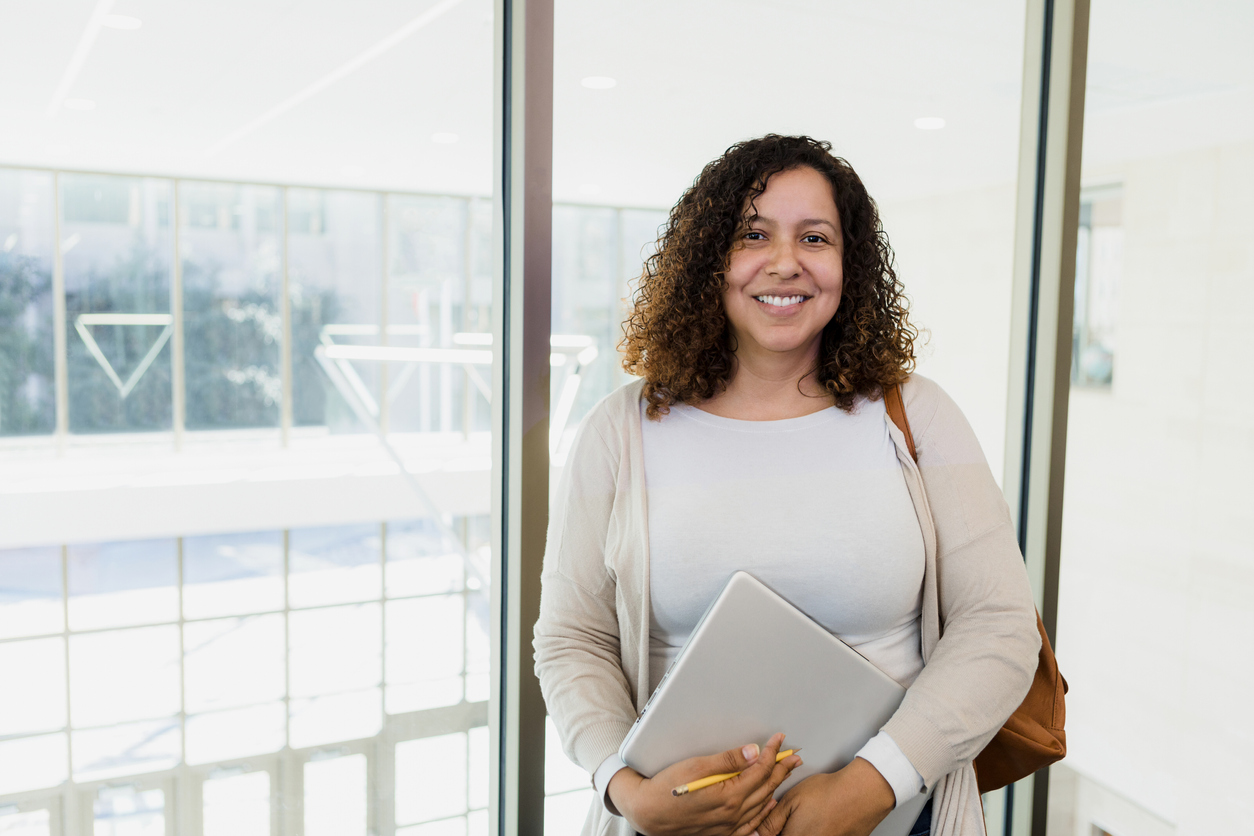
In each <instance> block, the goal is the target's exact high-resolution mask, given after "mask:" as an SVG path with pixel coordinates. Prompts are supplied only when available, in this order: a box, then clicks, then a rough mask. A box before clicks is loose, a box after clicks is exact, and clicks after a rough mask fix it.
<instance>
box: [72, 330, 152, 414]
mask: <svg viewBox="0 0 1254 836" xmlns="http://www.w3.org/2000/svg"><path fill="white" fill-rule="evenodd" d="M89 325H164V326H165V327H164V328H162V329H161V334H160V335H159V336H158V337H157V341H156V342H155V343H153V344H152V347H151V348H149V349H148V353H147V354H145V355H144V359H142V360H140V361H139V365H138V366H136V367H135V371H133V372H131V376H130V377H128V378H127V379H126V382H125V383H123V382H122V378H120V377H118V373H117V372H116V371H114V369H113V364H112V363H110V362H109V358H107V357H105V356H104V352H102V351H101V350H100V346H99V345H97V344H96V339H95V338H94V337H93V336H92V335H91V332H90V331H88V330H87V326H89ZM74 330H75V331H77V332H78V335H79V336H80V337H82V338H83V343H84V344H85V345H86V346H87V350H88V351H89V352H91V356H92V357H95V358H96V362H97V363H99V364H100V368H102V369H104V373H105V374H107V375H108V376H109V380H111V381H113V385H114V386H116V387H117V389H118V394H119V395H121V396H122V397H123V398H125V397H126V396H127V395H129V394H130V393H131V390H133V389H134V388H135V384H137V383H139V380H140V378H142V377H143V376H144V372H146V371H148V367H149V366H151V365H152V363H153V361H154V360H156V359H157V355H158V354H160V353H161V349H162V348H164V347H165V344H166V343H167V342H168V341H169V339H170V335H171V334H172V333H174V316H173V314H118V313H94V314H79V315H78V316H77V317H76V318H75V319H74Z"/></svg>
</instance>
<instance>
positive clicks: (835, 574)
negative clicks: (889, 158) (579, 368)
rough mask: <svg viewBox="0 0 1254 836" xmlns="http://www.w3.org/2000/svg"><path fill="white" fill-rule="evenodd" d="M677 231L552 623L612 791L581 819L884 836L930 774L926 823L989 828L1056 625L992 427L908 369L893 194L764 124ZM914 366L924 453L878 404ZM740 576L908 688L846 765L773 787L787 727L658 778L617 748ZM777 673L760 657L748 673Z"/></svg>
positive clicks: (558, 557)
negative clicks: (1000, 755) (889, 198)
mask: <svg viewBox="0 0 1254 836" xmlns="http://www.w3.org/2000/svg"><path fill="white" fill-rule="evenodd" d="M659 243H660V246H659V250H658V252H657V254H656V255H654V256H653V257H652V258H651V259H650V260H649V262H648V264H647V266H646V269H645V272H644V275H643V277H642V280H641V284H640V288H639V292H638V295H637V298H636V303H635V308H634V310H633V312H632V314H631V317H630V318H629V320H628V322H627V323H626V326H625V331H626V337H625V339H624V344H623V347H624V349H625V360H624V365H625V367H626V368H627V370H628V371H630V372H632V373H634V374H636V375H638V376H640V377H641V378H642V380H640V381H637V382H636V383H633V384H630V385H628V386H625V387H623V388H622V389H620V390H618V391H617V392H615V393H613V394H611V395H610V396H609V397H608V398H606V399H605V400H604V401H602V402H601V403H600V404H598V406H597V407H596V408H594V409H593V411H592V412H591V413H590V414H589V416H588V418H587V419H586V420H585V422H584V425H583V426H582V428H581V430H580V432H579V436H578V439H577V441H576V443H575V446H574V448H573V450H572V453H571V456H570V458H569V459H568V462H567V466H566V470H565V472H564V474H563V477H562V481H561V484H560V486H559V491H558V497H557V502H556V503H555V506H554V508H553V513H552V517H551V520H550V529H549V542H548V549H547V551H546V554H545V565H544V574H543V596H542V601H541V608H540V619H539V621H538V622H537V624H536V629H535V650H536V672H537V675H538V676H539V678H540V684H541V688H542V689H543V691H544V697H545V700H546V703H547V705H548V710H549V713H550V714H551V715H552V717H553V719H554V722H555V723H556V725H557V728H558V731H559V732H560V734H561V737H562V741H563V748H564V750H565V752H566V753H567V755H568V756H569V757H571V758H572V759H573V760H574V761H575V762H576V763H578V764H580V765H581V766H583V767H584V768H585V769H587V770H588V772H589V773H590V774H592V775H593V784H594V786H595V787H596V788H597V791H598V795H599V796H600V798H599V799H598V800H597V801H596V802H595V803H594V804H593V806H592V808H591V809H590V811H589V815H588V819H587V821H586V823H585V827H584V833H585V834H603V833H616V834H630V833H633V832H640V833H644V834H648V836H654V834H664V833H673V834H735V836H749V834H751V833H754V832H755V831H756V832H757V833H758V834H760V836H774V834H777V833H784V834H786V835H787V836H792V835H793V834H804V836H816V834H818V835H819V836H828V835H829V834H858V836H865V834H868V833H870V832H871V831H872V830H873V829H874V828H875V826H876V825H877V824H878V823H879V822H880V821H881V820H883V818H884V817H885V816H886V815H887V814H888V813H889V812H890V811H891V810H892V809H893V807H894V806H895V805H896V804H897V803H899V802H901V801H904V800H906V799H907V798H910V797H913V796H915V795H916V794H917V793H918V792H920V791H923V790H925V789H926V790H932V791H933V796H932V801H931V802H930V803H929V806H928V807H927V808H925V811H924V815H923V816H921V817H920V821H919V822H918V823H917V824H916V826H915V828H914V832H915V833H917V834H922V833H929V832H930V833H933V834H936V836H951V834H979V833H983V832H984V825H983V817H982V813H981V808H980V800H979V795H978V791H977V789H976V781H975V774H974V772H973V770H972V767H971V762H972V760H973V759H974V758H975V756H976V755H977V754H979V752H980V751H981V750H982V749H983V747H984V745H985V744H986V743H987V742H988V741H989V739H991V737H992V736H993V734H994V733H995V732H996V731H997V729H998V728H1000V727H1001V725H1002V724H1003V723H1004V722H1005V720H1006V718H1007V717H1009V715H1010V714H1011V713H1012V712H1013V711H1014V709H1015V708H1017V707H1018V705H1019V703H1020V702H1021V701H1022V699H1023V697H1024V695H1025V694H1026V693H1027V690H1028V687H1029V685H1030V684H1031V679H1032V675H1033V673H1034V671H1035V669H1036V662H1037V653H1038V651H1039V649H1040V648H1039V641H1040V640H1039V637H1038V634H1037V631H1036V623H1035V613H1034V609H1033V604H1032V597H1031V593H1030V590H1029V587H1028V582H1027V577H1026V573H1025V571H1024V567H1023V561H1022V558H1021V556H1020V554H1019V550H1018V546H1017V544H1016V540H1015V536H1014V531H1013V528H1012V525H1011V522H1010V517H1009V514H1008V511H1007V508H1006V504H1005V502H1004V500H1003V499H1002V496H1001V492H1000V490H999V489H998V487H997V484H996V482H995V481H994V480H993V477H992V474H991V473H990V472H989V469H988V465H987V464H986V463H985V461H984V458H983V455H982V453H981V451H980V447H979V444H978V443H977V441H976V439H975V437H974V435H973V434H972V432H971V430H970V427H969V426H968V425H967V423H966V421H965V419H963V417H962V415H961V413H960V412H959V410H958V408H957V407H956V406H955V405H954V404H953V402H952V401H951V400H949V398H948V397H946V396H945V394H944V393H943V392H942V391H941V390H940V389H939V388H938V387H937V386H936V385H935V384H934V383H932V382H930V381H928V380H926V379H924V378H922V377H919V376H917V375H913V376H912V375H911V374H910V371H911V369H912V368H913V364H914V354H913V348H912V343H913V340H914V337H915V335H916V332H915V331H914V329H913V328H912V327H911V325H910V324H909V321H908V318H907V313H906V303H905V300H904V298H903V296H902V288H901V285H900V283H899V282H898V280H897V278H896V275H895V273H894V272H893V267H892V253H891V250H890V249H889V246H888V241H887V238H886V237H885V235H884V233H883V231H882V229H881V227H880V222H879V217H878V213H877V210H876V207H875V203H874V202H873V201H872V200H871V198H870V196H869V195H868V194H867V192H866V189H865V188H864V187H863V185H862V182H861V181H860V180H859V179H858V177H857V175H856V174H855V173H854V172H853V170H852V168H850V167H849V165H848V164H847V163H846V162H844V161H843V160H841V159H838V158H835V157H833V156H832V155H831V154H830V146H829V145H828V144H827V143H821V142H816V141H814V140H812V139H810V138H808V137H781V136H774V135H771V136H766V137H763V138H761V139H756V140H751V141H748V142H743V143H740V144H738V145H735V146H732V147H731V148H730V149H728V151H727V152H726V153H725V154H724V155H723V156H722V157H720V158H719V159H717V160H715V161H714V162H712V163H710V165H708V166H707V167H706V168H705V170H704V171H703V172H702V173H701V175H700V177H698V178H697V180H696V182H695V183H694V184H693V186H692V188H691V189H689V190H688V191H687V193H685V194H684V196H683V197H682V198H681V199H680V201H679V203H678V204H677V205H676V207H675V208H674V210H673V211H672V212H671V216H670V220H669V223H668V225H667V227H666V229H665V231H664V232H663V235H662V238H661V240H660V242H659ZM895 384H901V386H902V392H903V397H904V401H905V407H906V412H907V415H908V418H909V422H910V425H911V428H912V429H913V434H914V438H915V444H916V450H917V455H918V463H917V465H916V464H915V462H914V460H913V459H912V458H911V457H910V455H909V453H908V451H907V449H906V443H905V439H904V436H903V435H902V433H901V432H900V431H899V430H898V429H897V428H896V427H895V426H894V425H893V424H892V422H891V420H890V419H889V418H888V416H887V414H886V412H885V408H884V404H883V400H882V392H883V391H884V390H885V389H887V388H888V387H891V386H893V385H895ZM737 569H743V570H746V571H749V572H750V573H751V574H753V575H755V576H756V577H758V578H760V579H761V580H763V581H764V582H765V583H766V584H767V585H768V586H770V587H772V588H773V589H775V591H777V592H779V593H780V594H781V595H783V596H784V597H785V598H787V599H788V600H790V601H791V602H792V603H793V604H795V605H797V606H798V607H800V608H801V609H802V610H804V611H805V612H807V614H809V615H810V616H811V617H812V618H814V619H815V620H817V621H819V622H820V623H821V624H823V625H824V626H825V627H827V629H829V630H830V631H831V632H833V633H835V634H836V635H838V636H840V637H841V638H842V639H844V640H845V641H846V642H848V643H850V644H851V645H853V646H854V647H855V648H857V649H858V650H859V651H860V652H861V653H862V654H863V655H864V656H866V657H867V658H868V659H870V660H871V661H872V662H873V663H875V664H876V665H877V666H879V667H880V668H881V670H884V671H885V672H886V673H887V674H889V675H890V676H892V677H893V678H894V679H896V680H897V681H898V682H900V683H901V684H902V685H903V686H905V687H906V688H907V692H906V697H905V699H904V700H903V702H902V704H901V707H900V708H899V709H898V710H897V711H896V713H895V714H894V715H893V717H892V718H891V719H890V720H889V722H888V723H887V724H886V725H885V726H884V728H883V730H882V731H881V732H880V734H879V735H878V736H877V737H875V738H873V739H872V740H871V741H870V742H868V744H867V745H866V746H865V747H864V748H863V749H862V751H860V752H859V753H858V754H859V756H858V757H857V758H855V759H854V761H853V762H851V763H850V764H849V765H848V766H846V767H845V768H843V769H841V770H839V771H838V772H835V773H833V774H820V775H813V776H811V777H809V778H807V779H806V780H804V781H802V782H800V783H799V784H797V785H796V786H795V787H793V788H792V789H791V790H790V791H789V792H788V793H787V794H786V795H785V796H784V797H783V798H782V799H780V801H779V803H778V804H776V803H775V802H774V801H773V800H772V799H771V794H772V793H773V792H774V790H775V788H776V787H778V786H779V784H780V783H782V782H783V780H784V779H785V778H786V777H787V775H788V773H789V772H790V771H791V770H792V769H794V768H796V766H797V765H798V763H799V762H800V759H799V758H798V756H796V755H794V756H792V757H790V758H787V759H785V760H783V761H782V762H781V763H780V764H778V765H774V755H775V753H776V752H777V751H778V750H779V748H780V746H781V736H780V735H776V736H775V737H773V738H771V740H770V741H769V742H768V743H767V745H766V746H765V747H764V748H762V749H761V750H759V749H758V748H757V746H756V745H755V744H750V745H747V746H745V747H744V749H743V750H732V751H730V752H725V753H722V754H719V755H712V756H710V757H706V758H694V759H691V760H688V761H683V762H681V763H679V764H676V765H675V766H673V767H671V768H669V769H667V770H665V771H664V772H662V773H660V774H659V775H657V776H654V777H653V778H652V779H646V778H644V777H642V776H640V775H638V774H636V773H635V772H634V771H633V770H631V769H630V768H627V767H626V766H625V765H624V764H622V762H621V761H619V760H617V755H616V752H617V749H618V746H619V744H620V743H621V741H622V740H623V738H624V737H625V736H626V734H627V731H628V729H629V728H630V727H631V724H632V722H633V721H634V720H635V717H636V714H637V712H638V711H639V710H640V709H641V708H642V707H643V706H644V704H645V702H646V701H647V700H648V698H649V695H650V693H651V692H652V690H653V688H654V687H656V685H657V683H658V681H659V680H660V679H661V676H662V674H663V673H664V672H665V670H666V667H667V666H668V665H669V663H670V661H671V660H673V659H674V658H675V655H676V654H677V653H678V651H679V648H680V647H682V645H683V643H684V641H685V640H686V638H687V636H688V634H689V633H690V632H691V630H692V629H693V627H694V626H695V624H696V620H697V619H698V618H699V617H700V615H701V613H702V612H704V610H705V607H706V606H707V605H708V604H709V602H710V601H711V600H712V599H713V597H714V596H715V595H716V594H717V592H718V591H719V589H720V588H721V586H722V584H723V583H724V582H725V581H726V579H727V578H728V576H729V575H730V574H731V573H732V572H733V571H735V570H737ZM770 674H771V671H770V660H765V659H764V660H762V665H761V667H760V668H758V669H755V670H747V671H745V672H744V675H745V676H746V677H752V676H769V675H770ZM799 744H804V741H799ZM739 769H744V772H743V774H742V775H741V776H740V777H739V778H736V779H733V780H731V781H727V782H725V783H723V784H720V785H716V787H711V788H709V789H707V790H702V791H701V792H698V793H693V794H691V795H689V796H684V797H682V798H673V797H671V796H670V794H669V788H670V787H674V786H676V785H678V784H681V783H684V782H686V781H688V780H691V779H694V778H697V777H701V776H704V775H707V774H711V773H716V772H727V771H734V770H739Z"/></svg>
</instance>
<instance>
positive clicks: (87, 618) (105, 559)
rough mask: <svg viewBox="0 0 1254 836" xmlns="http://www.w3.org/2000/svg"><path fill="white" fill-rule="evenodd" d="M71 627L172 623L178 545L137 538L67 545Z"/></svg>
mask: <svg viewBox="0 0 1254 836" xmlns="http://www.w3.org/2000/svg"><path fill="white" fill-rule="evenodd" d="M69 583H70V629H71V630H97V629H100V628H103V627H122V626H127V625H131V624H151V623H153V622H156V621H174V620H176V619H177V618H178V616H179V592H178V586H177V584H178V545H177V544H176V543H175V541H174V540H137V541H134V542H130V543H99V544H91V545H82V546H70V547H69Z"/></svg>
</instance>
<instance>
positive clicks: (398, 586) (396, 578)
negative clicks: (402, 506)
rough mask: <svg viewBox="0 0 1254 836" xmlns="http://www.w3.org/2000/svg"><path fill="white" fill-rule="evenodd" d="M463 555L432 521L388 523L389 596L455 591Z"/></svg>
mask: <svg viewBox="0 0 1254 836" xmlns="http://www.w3.org/2000/svg"><path fill="white" fill-rule="evenodd" d="M464 571H465V569H464V567H463V566H462V557H461V555H460V554H459V553H458V552H457V551H454V550H453V549H452V548H450V544H449V542H448V540H447V539H446V537H445V535H444V533H443V532H442V531H441V530H440V528H439V526H437V525H436V524H435V521H434V520H429V519H427V520H403V521H399V522H389V523H388V524H387V594H388V597H389V598H399V597H403V596H408V595H430V594H431V593H433V592H456V591H457V590H460V589H461V588H462V574H463V572H464Z"/></svg>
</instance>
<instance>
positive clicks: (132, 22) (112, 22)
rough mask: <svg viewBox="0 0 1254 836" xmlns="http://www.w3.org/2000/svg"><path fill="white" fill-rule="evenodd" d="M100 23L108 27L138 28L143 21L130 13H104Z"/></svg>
mask: <svg viewBox="0 0 1254 836" xmlns="http://www.w3.org/2000/svg"><path fill="white" fill-rule="evenodd" d="M100 25H101V26H108V27H109V28H110V29H138V28H139V27H141V26H143V25H144V22H143V21H142V20H140V19H139V18H137V17H131V16H130V15H105V16H104V17H102V18H101V19H100Z"/></svg>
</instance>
